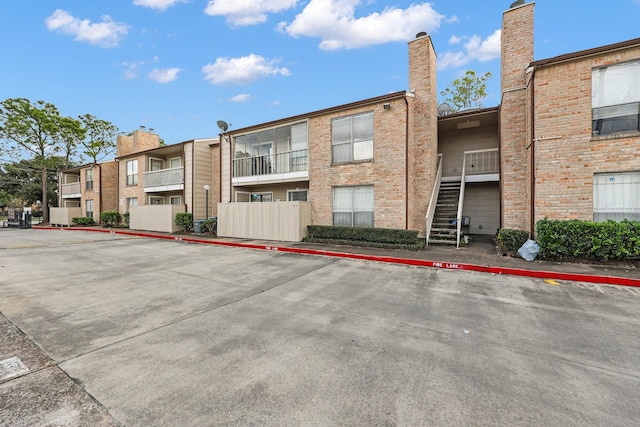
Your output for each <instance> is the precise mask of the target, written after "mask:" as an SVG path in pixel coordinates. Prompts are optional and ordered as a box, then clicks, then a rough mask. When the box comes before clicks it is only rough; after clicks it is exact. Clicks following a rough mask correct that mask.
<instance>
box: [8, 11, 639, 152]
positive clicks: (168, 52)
mask: <svg viewBox="0 0 640 427" xmlns="http://www.w3.org/2000/svg"><path fill="white" fill-rule="evenodd" d="M511 1H512V0H507V1H496V0H490V1H480V0H439V1H432V2H420V1H402V0H398V1H383V0H378V1H374V0H370V1H367V0H364V1H358V0H341V1H338V0H310V1H296V0H253V1H251V0H210V1H207V0H111V1H106V0H83V1H78V0H56V1H42V0H20V1H17V0H11V1H2V2H0V17H2V25H1V26H0V36H2V44H1V47H0V56H1V57H2V58H3V65H2V67H0V88H1V92H0V98H1V99H2V100H4V99H6V98H17V97H24V98H28V99H30V100H32V101H37V100H44V101H47V102H51V103H53V104H55V105H56V106H57V107H58V108H59V110H60V112H61V113H62V114H63V115H65V116H73V117H75V116H78V115H80V114H86V113H89V114H92V115H94V116H96V117H98V118H100V119H104V120H108V121H111V122H113V123H114V124H115V125H116V126H118V128H120V130H121V131H123V132H130V131H133V130H135V129H138V128H139V127H140V126H145V127H146V128H147V129H149V128H153V129H154V131H155V132H156V133H158V134H159V135H160V137H161V138H163V139H164V140H165V141H166V143H168V144H173V143H177V142H181V141H185V140H189V139H194V138H206V137H212V136H215V135H217V133H218V128H217V126H216V121H217V120H219V119H223V120H225V121H227V122H228V123H231V124H232V127H231V128H232V129H234V128H235V129H238V128H242V127H245V126H250V125H254V124H259V123H262V122H267V121H271V120H276V119H280V118H285V117H289V116H293V115H298V114H303V113H306V112H311V111H315V110H319V109H324V108H329V107H332V106H335V105H340V104H344V103H349V102H354V101H358V100H361V99H365V98H370V97H375V96H379V95H384V94H386V93H389V92H394V91H399V90H406V89H408V87H407V86H408V75H407V68H408V64H407V42H408V41H409V40H411V39H413V38H414V37H415V34H416V33H418V32H420V31H427V32H428V33H429V34H430V35H431V37H432V39H433V43H434V46H435V49H436V52H437V55H438V66H439V69H438V75H437V79H438V87H439V91H440V90H442V89H444V88H445V87H446V86H447V85H448V84H449V83H450V82H451V81H452V80H453V79H455V78H457V77H459V76H461V75H463V74H464V72H465V71H466V70H475V71H476V72H477V73H484V72H486V71H490V72H491V73H492V74H493V78H492V79H491V80H490V82H489V85H488V93H489V96H488V97H487V99H485V101H484V106H487V107H488V106H495V105H497V104H498V103H499V100H500V94H499V88H500V84H499V81H500V76H499V73H500V58H499V56H500V45H499V40H500V32H499V30H500V26H501V21H502V12H503V11H504V10H506V9H507V8H508V7H509V4H510V3H511ZM535 10H536V11H535V59H544V58H549V57H553V56H556V55H560V54H564V53H569V52H574V51H578V50H582V49H588V48H592V47H597V46H601V45H605V44H609V43H615V42H619V41H624V40H628V39H632V38H636V37H640V30H639V29H638V28H639V27H638V19H639V18H640V0H610V1H608V2H602V1H586V0H582V1H577V0H562V1H557V0H553V1H552V0H539V1H537V2H536V9H535Z"/></svg>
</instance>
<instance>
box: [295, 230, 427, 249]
mask: <svg viewBox="0 0 640 427" xmlns="http://www.w3.org/2000/svg"><path fill="white" fill-rule="evenodd" d="M307 231H308V234H307V237H306V238H305V241H306V242H311V243H332V244H345V245H352V246H365V247H376V248H390V249H411V250H419V249H422V248H423V247H424V240H423V239H418V231H415V230H396V229H390V228H373V227H338V226H327V225H309V226H307Z"/></svg>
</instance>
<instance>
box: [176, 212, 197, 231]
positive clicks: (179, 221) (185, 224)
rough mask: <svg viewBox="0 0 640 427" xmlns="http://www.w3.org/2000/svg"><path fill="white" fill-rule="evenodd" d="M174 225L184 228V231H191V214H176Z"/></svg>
mask: <svg viewBox="0 0 640 427" xmlns="http://www.w3.org/2000/svg"><path fill="white" fill-rule="evenodd" d="M176 225H178V226H180V227H182V228H184V230H185V231H191V230H193V214H191V213H189V212H180V213H177V214H176Z"/></svg>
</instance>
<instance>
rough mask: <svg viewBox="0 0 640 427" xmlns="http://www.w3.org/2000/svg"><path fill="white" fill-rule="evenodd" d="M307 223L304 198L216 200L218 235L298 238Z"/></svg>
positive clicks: (270, 238) (303, 232)
mask: <svg viewBox="0 0 640 427" xmlns="http://www.w3.org/2000/svg"><path fill="white" fill-rule="evenodd" d="M310 224H311V206H310V204H309V203H308V202H271V203H264V202H263V203H220V204H218V235H219V236H221V237H238V238H250V239H262V240H273V241H282V242H299V241H302V239H303V238H304V237H305V236H306V235H307V226H308V225H310Z"/></svg>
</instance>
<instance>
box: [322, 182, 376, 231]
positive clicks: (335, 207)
mask: <svg viewBox="0 0 640 427" xmlns="http://www.w3.org/2000/svg"><path fill="white" fill-rule="evenodd" d="M357 189H361V190H363V191H371V201H370V204H363V202H362V200H358V194H357V193H358V191H357ZM349 191H350V192H351V194H350V197H351V200H349V199H348V198H349V195H348V192H349ZM338 192H340V193H342V195H341V197H342V200H338V197H337V193H338ZM331 211H332V224H333V225H338V226H347V227H373V226H374V225H375V188H374V186H373V185H355V186H337V187H333V188H332V209H331ZM340 214H343V215H344V214H350V220H349V221H344V222H340V221H336V217H337V215H340ZM357 214H370V217H371V222H367V223H366V224H365V223H363V222H361V221H362V220H358V219H356V217H357Z"/></svg>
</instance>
